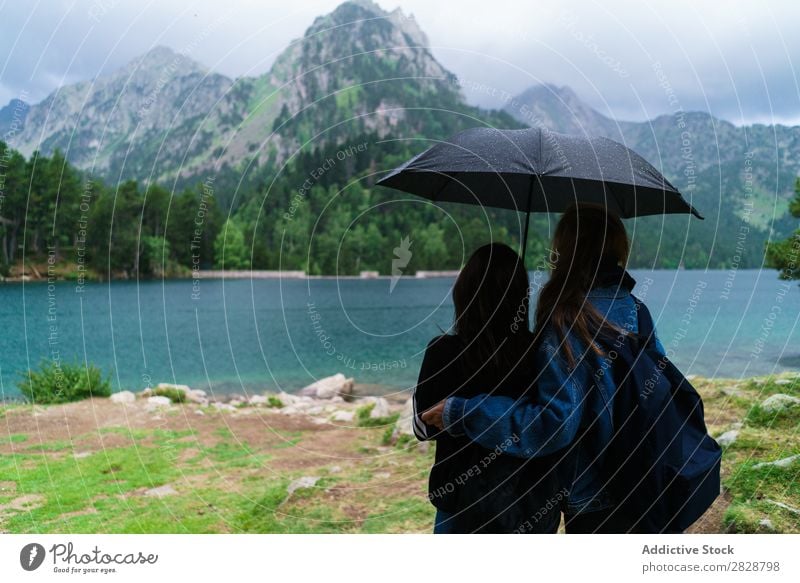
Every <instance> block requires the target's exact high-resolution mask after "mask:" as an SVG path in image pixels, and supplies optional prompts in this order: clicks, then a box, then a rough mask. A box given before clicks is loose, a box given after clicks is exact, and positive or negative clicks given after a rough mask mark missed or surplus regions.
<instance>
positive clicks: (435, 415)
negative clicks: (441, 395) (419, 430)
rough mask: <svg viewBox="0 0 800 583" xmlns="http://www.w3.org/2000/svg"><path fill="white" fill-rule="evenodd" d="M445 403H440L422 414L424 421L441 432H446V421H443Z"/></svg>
mask: <svg viewBox="0 0 800 583" xmlns="http://www.w3.org/2000/svg"><path fill="white" fill-rule="evenodd" d="M444 403H445V402H444V401H439V402H438V403H437V404H436V405H434V406H433V407H431V408H430V409H428V410H427V411H425V412H424V413H423V414H422V420H423V421H424V422H425V423H426V424H428V425H433V426H434V427H436V428H437V429H439V430H444V420H443V419H442V413H444Z"/></svg>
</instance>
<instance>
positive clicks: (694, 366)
mask: <svg viewBox="0 0 800 583" xmlns="http://www.w3.org/2000/svg"><path fill="white" fill-rule="evenodd" d="M631 273H632V275H633V276H634V278H635V279H636V280H637V282H638V283H637V288H636V290H635V293H636V294H637V295H639V296H640V297H642V299H644V300H645V302H646V303H647V305H648V306H649V307H650V310H651V312H652V313H653V315H654V317H655V318H656V320H657V329H658V334H659V336H660V338H661V340H662V342H663V344H664V345H665V346H666V347H667V349H669V350H671V351H672V354H673V359H674V360H675V362H676V363H677V364H678V365H679V366H680V367H681V368H682V370H683V371H684V372H685V373H687V374H691V373H693V374H699V375H705V376H716V377H734V378H736V377H742V376H751V375H762V374H769V373H772V372H779V371H785V370H800V326H798V323H799V322H798V319H800V287H798V285H797V283H796V282H794V283H792V282H783V281H780V280H779V279H778V278H777V276H776V273H775V272H774V271H771V270H763V271H759V270H747V271H738V272H727V271H707V272H704V271H688V270H687V271H642V270H634V271H632V272H631ZM539 277H541V274H539ZM452 284H453V280H452V279H450V278H442V279H411V278H409V279H401V280H400V281H399V282H398V283H397V285H396V287H395V288H394V290H393V291H392V292H391V293H390V282H389V280H387V279H376V280H359V279H308V280H303V279H291V280H288V279H287V280H266V279H262V280H249V279H247V280H227V281H222V280H203V281H201V282H200V283H199V286H198V287H196V288H193V283H192V282H191V281H189V280H174V281H148V282H141V283H136V282H123V281H116V282H112V283H90V284H87V285H86V286H85V287H84V289H83V292H82V293H78V292H76V288H75V285H74V284H73V283H70V282H59V283H56V284H53V285H50V286H48V284H47V283H44V282H36V283H24V284H23V283H10V284H0V330H2V334H0V381H1V382H2V385H1V387H0V388H1V389H2V396H3V397H4V398H14V397H17V396H18V395H19V393H18V390H17V388H16V382H17V381H18V380H19V379H20V378H21V375H23V374H24V373H25V371H26V370H27V369H28V367H29V366H34V367H35V366H37V364H38V362H39V361H40V360H41V359H43V358H52V357H54V356H57V357H59V358H61V360H62V361H81V362H82V361H84V360H85V361H87V362H89V363H93V364H95V365H98V366H100V367H101V368H102V369H103V370H104V371H105V372H106V374H108V375H110V376H111V379H112V384H113V386H114V389H115V390H121V389H132V390H137V389H141V388H143V387H145V386H148V385H150V384H152V383H158V382H177V383H182V384H188V385H191V386H192V387H194V388H201V389H205V390H207V391H214V392H237V393H245V392H248V393H249V392H251V391H259V392H260V391H264V390H278V389H282V390H286V391H295V390H297V389H299V388H301V387H303V386H305V385H306V384H308V383H310V382H312V381H313V380H314V379H315V378H319V377H321V376H326V375H330V374H334V373H336V372H343V373H345V374H346V375H348V376H352V377H355V379H356V382H358V383H364V384H374V385H376V387H375V391H376V392H378V391H384V392H386V391H389V392H391V391H403V390H407V389H409V388H410V387H412V386H413V385H414V383H415V381H416V376H417V373H418V370H419V365H420V362H421V358H422V353H423V351H424V349H425V346H426V344H427V342H428V340H429V339H430V338H431V337H433V336H434V335H437V334H440V333H441V331H442V330H447V328H448V327H449V325H450V323H451V321H452V303H451V300H450V290H451V287H452Z"/></svg>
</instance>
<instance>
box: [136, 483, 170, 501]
mask: <svg viewBox="0 0 800 583" xmlns="http://www.w3.org/2000/svg"><path fill="white" fill-rule="evenodd" d="M177 493H178V492H177V491H176V490H175V488H173V487H172V486H170V485H169V484H165V485H163V486H159V487H158V488H150V489H149V490H147V491H145V493H144V495H145V496H151V497H153V498H164V497H165V496H172V495H173V494H177Z"/></svg>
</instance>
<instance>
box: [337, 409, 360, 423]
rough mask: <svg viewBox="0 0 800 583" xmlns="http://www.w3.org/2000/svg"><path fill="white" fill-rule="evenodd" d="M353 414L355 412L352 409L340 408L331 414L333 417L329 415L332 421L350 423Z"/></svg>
mask: <svg viewBox="0 0 800 583" xmlns="http://www.w3.org/2000/svg"><path fill="white" fill-rule="evenodd" d="M355 415H356V414H355V412H353V411H345V410H341V411H336V413H334V414H333V417H331V419H332V420H333V421H339V422H341V423H350V422H351V421H352V420H353V418H354V417H355Z"/></svg>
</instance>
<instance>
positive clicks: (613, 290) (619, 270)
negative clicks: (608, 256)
mask: <svg viewBox="0 0 800 583" xmlns="http://www.w3.org/2000/svg"><path fill="white" fill-rule="evenodd" d="M635 286H636V280H635V279H633V277H631V274H630V273H628V272H627V271H626V270H625V269H624V268H623V267H620V266H619V265H617V264H616V262H614V261H611V260H603V261H602V262H601V263H600V266H599V269H598V270H597V275H596V276H595V278H594V285H593V286H592V289H591V290H589V293H588V294H587V295H589V296H590V297H617V296H620V295H627V294H629V293H630V292H631V291H633V288H634V287H635Z"/></svg>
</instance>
